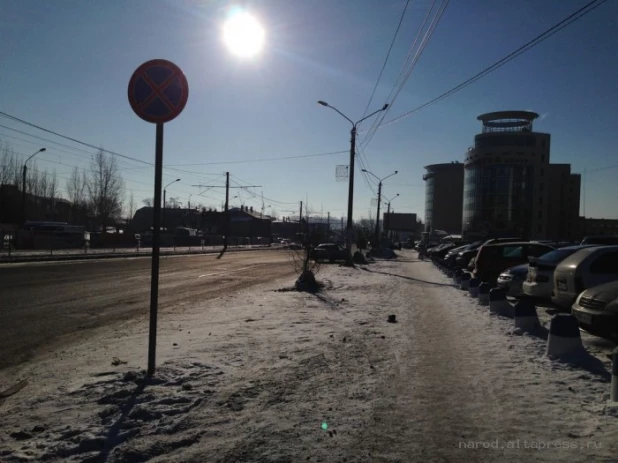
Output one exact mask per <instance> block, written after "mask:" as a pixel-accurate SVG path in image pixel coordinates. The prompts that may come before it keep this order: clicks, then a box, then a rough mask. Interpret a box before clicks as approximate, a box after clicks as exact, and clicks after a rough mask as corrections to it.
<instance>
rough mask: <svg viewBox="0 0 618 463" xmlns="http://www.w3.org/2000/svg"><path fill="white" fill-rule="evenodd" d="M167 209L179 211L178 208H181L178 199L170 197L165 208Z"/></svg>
mask: <svg viewBox="0 0 618 463" xmlns="http://www.w3.org/2000/svg"><path fill="white" fill-rule="evenodd" d="M165 207H167V208H168V209H179V208H180V207H182V203H181V202H180V201H179V200H178V198H176V197H174V196H172V197H171V198H170V199H168V200H167V205H166V206H165Z"/></svg>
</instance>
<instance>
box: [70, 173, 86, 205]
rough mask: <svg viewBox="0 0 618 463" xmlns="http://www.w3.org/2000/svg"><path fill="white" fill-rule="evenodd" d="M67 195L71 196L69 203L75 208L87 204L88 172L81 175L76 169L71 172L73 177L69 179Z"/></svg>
mask: <svg viewBox="0 0 618 463" xmlns="http://www.w3.org/2000/svg"><path fill="white" fill-rule="evenodd" d="M66 187H67V194H68V195H69V201H71V203H73V206H74V207H80V206H84V205H85V204H86V202H87V199H86V172H85V171H82V172H81V173H80V171H79V169H78V168H77V167H75V168H74V169H73V171H72V172H71V176H70V177H69V178H68V179H67V184H66Z"/></svg>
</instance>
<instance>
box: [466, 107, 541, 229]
mask: <svg viewBox="0 0 618 463" xmlns="http://www.w3.org/2000/svg"><path fill="white" fill-rule="evenodd" d="M537 117H538V114H536V113H533V112H529V111H500V112H494V113H487V114H481V115H480V116H479V117H478V118H477V119H478V120H480V121H481V122H482V123H483V130H482V133H480V134H477V135H476V136H475V137H474V146H473V147H471V148H469V149H468V152H467V153H466V157H465V164H464V165H465V174H464V202H463V223H462V225H463V233H464V235H466V234H478V233H485V234H492V235H517V236H523V237H526V238H530V239H534V238H544V237H545V236H546V233H547V230H546V227H547V225H546V224H547V213H546V210H547V209H546V208H547V192H548V188H547V186H546V183H547V177H548V174H547V172H546V171H547V170H548V166H549V149H550V141H551V139H550V135H549V134H548V133H538V132H534V131H533V127H532V121H533V120H534V119H536V118H537ZM541 172H543V173H542V174H541ZM535 198H536V200H535ZM539 199H540V200H539Z"/></svg>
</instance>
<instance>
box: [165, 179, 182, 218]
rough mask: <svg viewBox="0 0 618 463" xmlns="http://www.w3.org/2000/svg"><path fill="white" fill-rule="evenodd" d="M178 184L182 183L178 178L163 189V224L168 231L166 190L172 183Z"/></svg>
mask: <svg viewBox="0 0 618 463" xmlns="http://www.w3.org/2000/svg"><path fill="white" fill-rule="evenodd" d="M176 182H180V179H179V178H177V179H176V180H173V181H171V182H169V183H168V184H167V185H165V187H164V188H163V224H164V225H165V229H166V230H167V220H166V218H167V215H166V213H165V208H166V206H167V204H166V200H165V196H166V190H167V187H168V186H170V185H171V184H172V183H176Z"/></svg>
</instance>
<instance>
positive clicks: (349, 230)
mask: <svg viewBox="0 0 618 463" xmlns="http://www.w3.org/2000/svg"><path fill="white" fill-rule="evenodd" d="M318 104H319V105H322V106H326V107H327V108H330V109H332V110H333V111H336V112H337V113H339V115H340V116H342V117H343V118H344V119H346V120H347V121H348V122H350V124H352V130H351V131H350V172H349V176H350V181H349V185H348V223H347V227H346V228H347V230H346V232H347V240H346V248H347V251H348V259H349V261H350V262H352V237H353V223H352V209H353V208H352V203H353V200H354V159H355V157H356V126H357V125H358V124H360V123H361V122H363V121H364V120H365V119H369V118H370V117H371V116H374V115H376V114H378V113H379V112H381V111H385V110H386V108H388V103H387V104H385V105H384V106H382V108H381V109H378V110H377V111H374V112H372V113H371V114H369V115H368V116H365V117H363V118H362V119H361V120H359V121H358V122H353V121H352V119H350V118H349V117H348V116H346V115H345V114H343V113H342V112H341V111H339V110H338V109H337V108H335V107H334V106H331V105H329V104H328V103H327V102H326V101H321V100H320V101H318Z"/></svg>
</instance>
